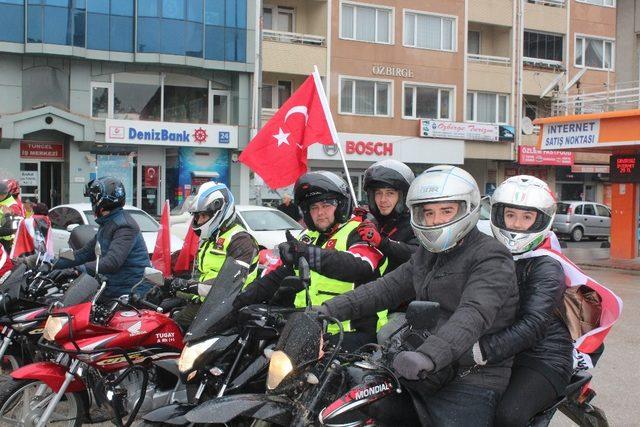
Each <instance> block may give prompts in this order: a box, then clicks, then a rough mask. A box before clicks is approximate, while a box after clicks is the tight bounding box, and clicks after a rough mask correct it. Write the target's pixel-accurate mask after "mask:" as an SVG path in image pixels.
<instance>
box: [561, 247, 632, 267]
mask: <svg viewBox="0 0 640 427" xmlns="http://www.w3.org/2000/svg"><path fill="white" fill-rule="evenodd" d="M562 252H563V253H564V254H565V255H566V256H567V257H568V258H569V259H570V260H571V261H573V262H574V263H576V264H578V265H579V266H580V267H595V268H610V269H615V270H625V271H638V272H640V258H636V259H633V260H612V259H611V258H610V257H609V249H608V248H563V249H562Z"/></svg>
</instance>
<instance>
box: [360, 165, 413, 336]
mask: <svg viewBox="0 0 640 427" xmlns="http://www.w3.org/2000/svg"><path fill="white" fill-rule="evenodd" d="M414 179H415V175H414V174H413V171H412V170H411V169H410V168H409V167H408V166H407V165H405V164H404V163H402V162H399V161H397V160H394V159H386V160H381V161H379V162H376V163H374V164H373V165H371V166H369V168H368V169H367V170H366V171H365V173H364V185H363V188H364V190H365V191H366V192H367V196H368V199H369V211H370V212H371V213H372V214H373V217H374V221H371V220H370V219H365V220H364V221H362V223H361V224H360V226H359V227H358V233H360V237H361V238H362V240H364V241H365V242H367V243H368V244H369V245H371V246H373V247H375V248H377V249H378V250H380V252H382V254H383V255H384V256H385V259H384V262H383V263H382V265H381V267H380V274H381V275H384V274H387V273H390V272H392V271H393V270H395V269H396V268H397V267H399V266H400V265H401V264H404V263H405V262H407V261H409V259H410V258H411V255H413V253H414V252H415V251H416V249H417V248H418V245H419V243H418V239H417V238H416V236H415V234H414V233H413V229H412V228H411V223H410V220H409V210H408V209H407V206H406V204H405V198H406V197H407V191H408V190H409V186H410V185H411V183H412V182H413V180H414ZM404 321H405V318H404V305H401V306H400V307H398V308H396V309H395V310H390V312H389V314H387V319H386V322H385V319H382V321H380V322H378V327H381V326H382V325H383V324H384V323H386V324H385V325H384V326H382V328H381V329H380V330H379V331H378V342H379V343H383V342H385V341H386V340H387V338H389V336H390V335H391V334H392V333H393V332H395V331H396V330H397V329H398V328H399V327H400V326H402V324H403V323H404Z"/></svg>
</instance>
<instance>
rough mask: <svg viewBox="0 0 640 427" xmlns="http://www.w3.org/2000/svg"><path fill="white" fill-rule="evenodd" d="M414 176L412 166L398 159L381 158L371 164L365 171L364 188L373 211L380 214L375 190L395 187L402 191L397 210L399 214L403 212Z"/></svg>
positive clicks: (370, 208)
mask: <svg viewBox="0 0 640 427" xmlns="http://www.w3.org/2000/svg"><path fill="white" fill-rule="evenodd" d="M414 178H415V175H414V174H413V171H412V170H411V168H409V166H407V165H405V164H404V163H402V162H399V161H397V160H393V159H387V160H380V161H379V162H376V163H374V164H372V165H371V166H369V168H368V169H367V171H366V172H365V173H364V183H363V188H364V190H365V191H366V192H367V197H368V198H369V210H370V211H371V213H372V214H373V215H374V216H375V217H379V216H380V211H379V210H378V206H377V205H376V203H375V192H376V190H377V189H379V188H393V189H394V190H398V191H399V192H400V198H399V199H398V203H397V204H396V207H395V212H396V213H397V214H401V213H403V212H404V211H405V206H406V205H405V203H404V199H405V197H406V196H407V191H408V190H409V186H410V185H411V183H412V182H413V179H414Z"/></svg>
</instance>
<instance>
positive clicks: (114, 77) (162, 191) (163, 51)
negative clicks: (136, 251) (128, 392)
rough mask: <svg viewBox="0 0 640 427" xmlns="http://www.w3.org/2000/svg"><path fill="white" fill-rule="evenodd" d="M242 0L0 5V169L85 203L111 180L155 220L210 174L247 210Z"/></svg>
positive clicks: (28, 185)
mask: <svg viewBox="0 0 640 427" xmlns="http://www.w3.org/2000/svg"><path fill="white" fill-rule="evenodd" d="M255 9H256V4H255V2H254V1H253V0H104V1H84V0H0V132H1V139H0V173H1V174H2V176H3V177H17V178H19V179H20V180H21V184H22V193H23V195H24V197H25V198H31V199H37V200H41V201H43V202H45V203H47V204H48V205H50V206H54V205H57V204H60V203H66V202H71V203H75V202H80V201H84V197H83V188H84V185H85V184H86V183H87V182H88V181H89V180H90V179H92V178H94V177H97V176H102V175H107V174H109V175H116V176H118V177H120V178H121V179H122V181H123V183H124V184H125V187H126V190H127V202H128V203H130V204H133V205H135V206H138V207H140V208H142V209H144V210H145V211H147V212H149V213H151V214H159V213H160V210H161V207H162V206H161V205H162V203H161V202H162V201H163V200H165V199H170V200H171V201H172V204H171V205H172V207H173V206H176V205H178V204H180V202H181V201H182V200H183V199H184V197H185V196H186V195H188V194H189V192H190V191H191V189H192V188H193V186H195V185H197V184H198V183H200V182H202V181H203V180H209V179H211V178H215V179H217V180H219V181H222V182H226V183H228V184H230V186H231V188H232V190H233V192H234V194H236V197H239V198H240V200H241V201H242V200H244V201H248V187H249V184H248V182H249V181H248V179H249V173H248V171H247V170H246V169H245V168H241V167H240V166H239V164H238V163H237V155H238V150H239V149H241V148H242V147H244V146H245V145H246V143H247V142H248V140H249V133H250V127H251V85H252V78H253V73H254V57H255V42H254V40H255V29H256V18H255V17H256V14H255Z"/></svg>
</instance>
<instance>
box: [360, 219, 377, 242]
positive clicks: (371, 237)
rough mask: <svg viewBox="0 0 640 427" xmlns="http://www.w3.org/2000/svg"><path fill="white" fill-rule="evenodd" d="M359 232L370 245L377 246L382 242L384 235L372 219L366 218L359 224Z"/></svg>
mask: <svg viewBox="0 0 640 427" xmlns="http://www.w3.org/2000/svg"><path fill="white" fill-rule="evenodd" d="M358 233H359V234H360V238H361V239H362V240H364V241H365V242H367V243H368V244H369V245H370V246H373V247H374V248H377V247H379V246H380V243H382V236H381V235H380V232H379V231H378V228H377V227H376V225H375V224H374V223H373V222H371V221H370V220H368V219H367V220H364V221H362V223H361V224H360V225H359V226H358Z"/></svg>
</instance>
